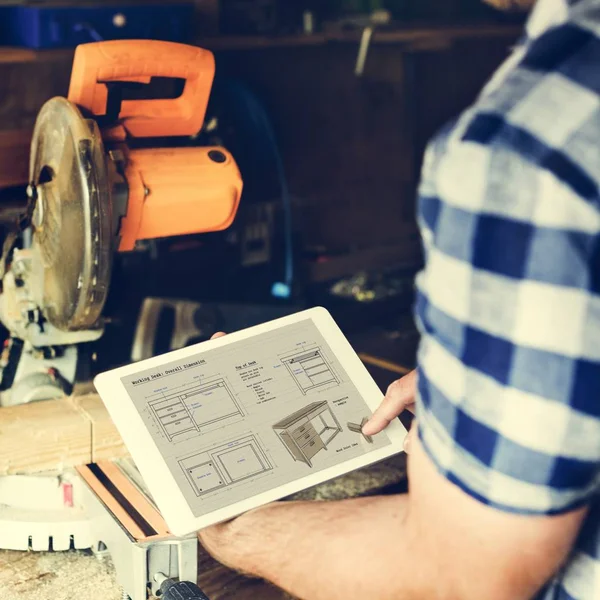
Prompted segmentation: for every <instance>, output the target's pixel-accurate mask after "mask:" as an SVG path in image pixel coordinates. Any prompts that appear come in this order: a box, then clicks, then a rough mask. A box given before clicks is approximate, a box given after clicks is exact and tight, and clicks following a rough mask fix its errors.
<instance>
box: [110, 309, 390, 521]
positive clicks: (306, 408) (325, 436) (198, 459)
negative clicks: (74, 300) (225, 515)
mask: <svg viewBox="0 0 600 600" xmlns="http://www.w3.org/2000/svg"><path fill="white" fill-rule="evenodd" d="M121 381H122V383H123V384H124V386H125V389H126V391H127V393H128V394H129V396H130V397H131V399H132V401H133V403H134V405H135V407H136V410H137V411H138V412H139V413H140V415H141V417H142V419H143V421H144V422H145V424H146V426H147V428H148V430H149V432H150V434H151V436H152V438H153V439H154V441H155V443H156V445H157V447H158V450H159V452H160V453H161V454H162V456H163V457H164V459H165V462H166V464H167V466H168V468H169V470H170V472H171V473H172V475H173V477H174V478H175V480H176V482H177V484H178V486H179V488H180V489H181V491H182V493H183V495H184V497H185V499H186V501H187V503H188V505H189V507H190V509H191V511H192V514H193V515H194V516H195V517H201V516H203V515H205V514H207V513H209V512H212V511H214V510H218V509H220V508H223V507H226V506H229V505H231V504H234V503H237V502H239V501H241V500H245V499H248V498H251V497H252V496H255V495H257V494H260V493H262V492H265V491H268V490H271V489H274V488H277V487H279V486H281V485H284V484H286V483H289V482H291V481H295V480H297V479H301V478H302V477H304V476H306V475H310V474H312V473H316V472H318V471H321V470H323V469H327V468H329V467H332V466H336V465H339V464H340V463H343V462H346V461H348V460H350V459H353V458H357V457H359V456H362V455H364V454H367V453H369V452H373V451H374V450H379V449H381V448H383V447H384V446H388V445H389V444H390V443H391V442H390V439H389V438H388V436H387V434H386V433H385V432H382V433H380V434H378V435H376V436H374V437H372V438H367V437H365V436H363V435H362V433H361V428H360V426H361V423H362V421H363V419H364V418H366V417H367V416H369V415H370V414H371V410H370V409H369V407H368V406H367V404H366V403H365V401H364V400H363V399H362V397H361V395H360V393H359V392H358V390H357V389H356V387H355V385H354V384H353V383H352V381H351V380H350V377H349V376H348V373H346V372H345V370H344V369H343V368H342V366H341V364H340V362H339V361H337V360H336V358H335V355H334V353H333V352H332V350H331V348H330V347H329V345H328V344H327V342H326V341H325V338H324V337H323V335H322V334H321V333H320V332H319V329H318V328H317V326H316V325H315V323H314V322H313V320H312V319H311V318H307V319H306V320H303V321H300V322H296V323H293V324H290V325H285V326H283V327H281V328H279V329H276V330H272V331H269V332H266V333H262V334H258V335H256V336H253V337H251V338H248V339H244V340H240V341H238V342H236V343H234V344H229V345H225V346H222V347H218V348H214V349H210V350H205V351H202V352H199V353H198V354H196V355H193V356H188V357H187V358H185V359H180V360H177V361H175V362H171V363H167V364H163V365H161V366H160V367H158V368H154V369H149V370H147V371H141V372H138V373H135V374H134V375H128V376H126V377H123V378H121Z"/></svg>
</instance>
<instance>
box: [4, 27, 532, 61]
mask: <svg viewBox="0 0 600 600" xmlns="http://www.w3.org/2000/svg"><path fill="white" fill-rule="evenodd" d="M521 31H522V28H521V27H519V26H514V25H483V24H481V25H468V26H458V25H457V26H452V27H417V28H408V27H407V28H404V29H393V30H392V29H390V30H386V29H382V30H378V31H376V32H375V35H374V36H373V40H372V41H373V43H374V44H404V45H406V46H408V47H409V48H411V47H413V48H416V49H418V48H422V47H438V46H444V45H447V44H449V43H452V42H453V41H458V40H465V39H482V38H488V39H489V38H504V37H517V36H518V35H519V34H520V32H521ZM360 36H361V31H360V30H356V31H342V30H339V31H334V30H332V31H327V32H323V33H316V34H312V35H285V36H283V35H282V36H272V37H269V36H217V37H208V38H199V39H196V40H195V44H196V45H198V46H202V47H204V48H207V49H209V50H213V51H227V50H252V49H266V48H282V47H303V46H322V45H325V44H329V43H358V42H359V40H360ZM73 52H74V50H73V49H64V50H30V49H27V48H15V47H10V46H0V64H19V63H36V62H52V61H68V60H71V59H72V57H73Z"/></svg>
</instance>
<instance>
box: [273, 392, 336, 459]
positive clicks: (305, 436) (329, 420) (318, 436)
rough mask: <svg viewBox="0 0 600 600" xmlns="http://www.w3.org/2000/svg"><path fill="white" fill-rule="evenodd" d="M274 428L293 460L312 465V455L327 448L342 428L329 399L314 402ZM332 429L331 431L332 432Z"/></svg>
mask: <svg viewBox="0 0 600 600" xmlns="http://www.w3.org/2000/svg"><path fill="white" fill-rule="evenodd" d="M273 430H274V431H275V432H276V433H277V435H278V436H279V439H280V440H281V441H282V443H283V445H284V446H285V447H286V448H287V450H288V452H289V453H290V454H291V455H292V458H293V459H294V460H299V461H302V462H305V463H306V464H307V465H308V466H309V467H311V468H312V460H311V459H312V458H313V456H315V454H317V453H318V452H319V451H320V450H327V446H328V445H329V444H330V443H331V441H332V440H333V438H334V437H335V436H336V435H338V433H341V432H342V427H341V425H340V424H339V421H338V420H337V418H336V416H335V415H334V414H333V411H332V410H331V408H330V406H329V404H328V403H327V402H326V401H322V402H313V403H312V404H309V405H308V406H306V407H304V408H302V409H300V410H298V411H296V412H295V413H292V414H291V415H288V416H287V417H286V418H285V419H282V420H281V421H279V422H277V423H275V425H273ZM330 432H332V433H330Z"/></svg>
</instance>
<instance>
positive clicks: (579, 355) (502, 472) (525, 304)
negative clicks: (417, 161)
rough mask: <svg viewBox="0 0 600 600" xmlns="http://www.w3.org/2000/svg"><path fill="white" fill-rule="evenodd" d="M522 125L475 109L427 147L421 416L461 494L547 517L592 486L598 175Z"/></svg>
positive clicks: (426, 438) (596, 431)
mask: <svg viewBox="0 0 600 600" xmlns="http://www.w3.org/2000/svg"><path fill="white" fill-rule="evenodd" d="M515 129H517V130H516V131H515ZM523 135H525V133H524V132H523V130H519V129H518V128H514V127H512V126H511V125H510V124H509V123H507V122H503V121H502V119H500V118H499V117H497V116H493V115H486V114H479V115H471V116H470V117H469V119H468V122H467V123H463V125H462V130H461V131H460V133H459V134H457V133H456V132H455V133H452V134H448V135H446V134H445V135H444V136H442V138H441V139H440V140H438V141H437V142H435V143H434V144H432V146H431V147H430V148H429V149H428V151H427V153H426V157H425V162H424V168H423V175H422V184H421V187H420V197H419V222H420V227H421V231H422V236H423V242H424V250H425V266H424V268H423V270H422V271H421V272H420V273H419V275H418V277H417V301H416V306H415V315H416V321H417V325H418V327H419V329H420V332H421V343H420V347H419V356H418V369H419V384H418V402H417V417H418V423H419V436H420V439H421V442H422V444H423V446H424V448H425V451H426V452H427V453H428V455H429V456H430V458H431V459H432V461H433V462H434V464H435V465H436V467H437V468H438V470H439V471H440V472H442V473H443V474H444V475H445V477H447V478H448V479H449V480H450V481H452V482H453V483H455V484H456V485H458V486H459V487H460V488H461V489H463V490H464V491H465V492H467V493H468V494H470V495H471V496H473V497H475V498H477V499H478V500H480V501H481V502H484V503H486V504H489V505H492V506H495V507H497V508H500V509H502V510H507V511H512V512H518V513H532V514H552V513H559V512H563V511H568V510H572V509H573V508H575V507H577V506H579V505H582V504H584V503H586V502H587V501H588V500H589V499H590V498H591V496H592V495H593V494H595V493H598V491H600V236H599V231H600V213H599V208H598V206H599V204H598V192H597V186H596V185H595V183H594V182H593V181H592V180H591V179H590V178H589V177H588V178H587V179H585V177H587V176H586V174H585V173H583V172H575V173H573V172H571V171H569V169H568V168H567V167H566V166H565V160H566V159H565V160H563V161H562V162H561V160H560V158H561V157H556V156H554V157H552V156H551V157H550V158H549V154H551V151H550V149H548V148H546V150H545V151H544V147H543V144H541V142H540V143H539V147H538V146H535V145H534V144H535V143H536V140H533V141H532V140H528V143H529V144H530V145H529V146H526V145H524V142H523V139H522V136H523ZM520 136H521V137H520ZM524 147H525V148H526V149H527V151H526V152H523V151H522V148H524ZM552 152H554V153H555V154H556V152H555V151H552ZM562 158H564V156H563V157H562ZM571 167H573V168H576V167H575V166H574V165H571ZM584 184H585V185H588V188H585V185H584ZM589 186H591V187H589ZM592 188H593V189H594V190H595V192H594V194H595V195H594V194H592V193H591V191H590V190H591V189H592ZM584 192H585V193H584ZM588 192H589V193H588Z"/></svg>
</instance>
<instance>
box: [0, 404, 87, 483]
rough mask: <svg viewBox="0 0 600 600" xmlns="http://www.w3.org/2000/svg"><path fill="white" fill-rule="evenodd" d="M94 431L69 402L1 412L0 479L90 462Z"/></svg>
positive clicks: (7, 408)
mask: <svg viewBox="0 0 600 600" xmlns="http://www.w3.org/2000/svg"><path fill="white" fill-rule="evenodd" d="M91 429H92V426H91V423H90V421H89V420H88V419H87V418H86V417H85V415H83V414H82V413H81V412H80V411H79V410H78V409H77V408H76V407H75V406H73V404H72V403H71V401H70V400H69V399H68V398H64V399H60V400H49V401H46V402H35V403H32V404H29V405H22V406H14V407H5V408H0V475H12V474H22V473H35V472H40V471H47V470H48V471H50V470H55V469H65V468H67V467H72V466H75V465H78V464H85V463H88V462H90V461H91V458H92V455H91V448H92V445H91V439H92V430H91Z"/></svg>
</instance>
